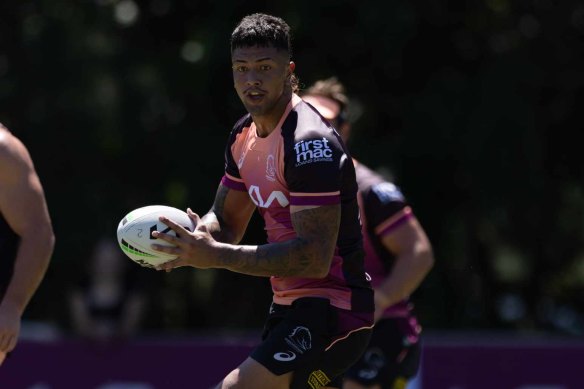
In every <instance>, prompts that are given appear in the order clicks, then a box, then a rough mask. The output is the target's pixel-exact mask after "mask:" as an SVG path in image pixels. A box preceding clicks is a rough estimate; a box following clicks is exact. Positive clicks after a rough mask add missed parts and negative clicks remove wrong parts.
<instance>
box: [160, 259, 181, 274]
mask: <svg viewBox="0 0 584 389" xmlns="http://www.w3.org/2000/svg"><path fill="white" fill-rule="evenodd" d="M181 266H185V264H184V261H183V260H182V259H179V258H177V259H173V260H172V261H168V262H165V263H161V264H160V265H157V266H156V270H166V271H167V272H168V271H170V270H172V269H174V268H177V267H181Z"/></svg>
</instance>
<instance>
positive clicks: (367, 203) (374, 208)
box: [363, 182, 413, 236]
mask: <svg viewBox="0 0 584 389" xmlns="http://www.w3.org/2000/svg"><path fill="white" fill-rule="evenodd" d="M363 195H364V196H363V202H364V208H365V216H366V218H367V220H368V223H369V225H370V226H372V227H373V230H374V231H375V233H376V234H377V235H378V236H384V235H387V234H389V233H390V232H392V231H393V230H394V229H395V228H397V227H398V226H400V225H401V224H402V223H404V222H405V221H406V220H408V219H409V218H411V217H412V216H413V213H412V209H411V208H410V207H409V205H408V204H407V202H406V199H405V198H404V195H403V194H402V192H401V191H400V189H399V188H398V187H397V186H395V185H394V184H392V183H390V182H381V183H378V184H375V185H373V186H371V188H370V189H369V190H368V191H367V193H364V194H363Z"/></svg>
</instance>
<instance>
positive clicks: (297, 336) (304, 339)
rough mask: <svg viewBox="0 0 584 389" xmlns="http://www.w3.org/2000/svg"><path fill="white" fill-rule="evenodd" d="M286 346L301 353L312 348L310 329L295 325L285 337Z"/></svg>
mask: <svg viewBox="0 0 584 389" xmlns="http://www.w3.org/2000/svg"><path fill="white" fill-rule="evenodd" d="M286 343H287V344H288V346H290V347H292V348H293V349H294V350H296V351H297V352H298V353H299V354H302V353H304V352H306V351H308V350H310V349H311V348H312V336H311V335H310V330H309V329H308V328H306V327H302V326H299V327H296V328H294V330H293V331H292V333H291V334H290V335H288V337H287V338H286Z"/></svg>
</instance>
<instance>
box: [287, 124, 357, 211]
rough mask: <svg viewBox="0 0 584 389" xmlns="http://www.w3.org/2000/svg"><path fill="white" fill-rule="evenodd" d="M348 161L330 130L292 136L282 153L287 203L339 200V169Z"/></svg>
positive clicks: (340, 182)
mask: <svg viewBox="0 0 584 389" xmlns="http://www.w3.org/2000/svg"><path fill="white" fill-rule="evenodd" d="M349 163H351V159H350V158H348V156H347V154H346V153H345V151H344V150H343V147H342V145H341V144H340V142H339V139H338V138H337V137H336V136H335V134H334V133H333V132H332V131H331V132H330V134H326V133H325V134H323V132H322V131H318V132H316V131H315V132H308V133H306V134H304V136H302V137H301V138H295V139H294V142H290V144H289V145H288V147H287V148H286V156H285V164H286V173H285V174H286V182H287V184H288V188H289V190H290V205H298V206H306V205H313V206H320V205H332V204H339V203H340V201H341V196H340V194H341V186H342V184H343V182H342V178H343V177H344V175H343V170H344V169H346V168H347V167H348V164H349ZM353 177H354V174H353Z"/></svg>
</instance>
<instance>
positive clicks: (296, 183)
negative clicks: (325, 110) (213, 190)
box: [222, 95, 373, 312]
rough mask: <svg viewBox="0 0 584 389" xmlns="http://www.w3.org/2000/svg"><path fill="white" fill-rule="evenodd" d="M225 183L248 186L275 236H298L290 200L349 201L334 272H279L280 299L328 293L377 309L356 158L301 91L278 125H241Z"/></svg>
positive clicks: (354, 306) (345, 304)
mask: <svg viewBox="0 0 584 389" xmlns="http://www.w3.org/2000/svg"><path fill="white" fill-rule="evenodd" d="M225 155H226V168H225V175H224V177H223V179H222V184H223V185H225V186H227V187H229V188H231V189H234V190H241V191H247V192H248V194H249V196H250V197H251V199H252V201H253V202H254V204H255V205H256V206H257V209H258V211H259V213H260V214H261V215H262V217H263V219H264V221H265V229H266V232H267V236H268V242H270V243H274V242H284V241H288V240H290V239H294V238H295V237H296V233H295V231H294V228H293V226H292V221H291V214H290V206H291V205H307V206H321V205H330V204H341V226H340V229H339V236H338V239H337V245H336V249H335V253H334V256H333V258H332V263H331V267H330V270H329V273H328V275H327V276H326V277H325V278H322V279H315V278H301V277H275V276H274V277H271V279H270V281H271V284H272V290H273V292H274V302H275V303H277V304H283V305H289V304H291V303H292V301H294V300H295V299H297V298H299V297H309V296H310V297H324V298H328V299H329V300H330V301H331V304H332V305H333V306H335V307H338V308H341V309H345V310H352V311H356V312H370V311H372V310H373V299H372V290H371V288H370V285H369V282H368V280H367V277H366V274H365V271H364V268H363V247H362V236H361V226H360V222H359V213H358V212H359V210H358V203H357V184H356V179H355V169H354V167H353V163H352V160H351V158H350V156H349V154H348V152H347V150H346V148H345V146H344V144H343V143H342V141H341V140H340V137H339V136H338V134H337V133H336V131H335V130H334V129H333V128H332V127H331V126H330V124H329V123H328V122H327V121H326V120H324V119H323V118H322V117H321V116H320V115H319V114H318V113H317V111H316V110H315V109H314V108H313V107H312V106H310V105H308V104H306V103H305V102H303V101H302V100H301V99H300V98H299V97H298V96H296V95H294V96H293V98H292V100H291V102H290V103H289V104H288V107H287V109H286V111H285V112H284V114H283V115H282V118H281V119H280V122H279V123H278V125H277V127H276V129H275V130H274V131H272V132H271V133H270V135H268V136H267V137H265V138H260V137H259V136H258V135H257V131H256V127H255V124H254V123H253V121H252V118H251V116H250V115H246V116H244V117H243V118H242V119H240V120H239V121H238V122H237V124H236V125H235V127H234V128H233V130H232V132H231V135H230V137H229V142H228V145H227V148H226V153H225Z"/></svg>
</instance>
